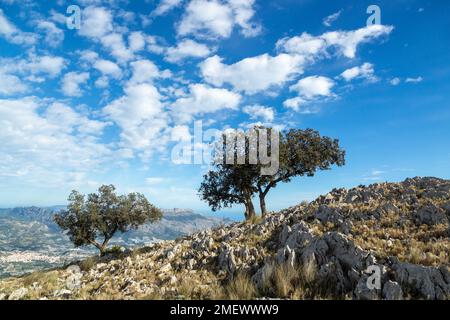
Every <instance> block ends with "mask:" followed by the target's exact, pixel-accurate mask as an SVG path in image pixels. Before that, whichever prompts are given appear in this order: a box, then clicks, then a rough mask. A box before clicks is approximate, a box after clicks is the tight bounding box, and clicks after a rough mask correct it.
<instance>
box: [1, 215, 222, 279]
mask: <svg viewBox="0 0 450 320" xmlns="http://www.w3.org/2000/svg"><path fill="white" fill-rule="evenodd" d="M61 209H63V207H51V208H36V207H29V208H15V209H1V210H0V278H2V277H7V276H19V275H23V274H25V273H29V272H33V271H36V270H43V269H49V268H54V267H61V266H63V265H65V264H67V263H69V262H71V261H76V260H80V259H85V258H87V257H89V256H92V255H94V254H96V250H94V249H92V248H74V247H73V244H72V243H71V242H70V241H69V239H68V237H67V236H65V235H64V234H63V233H61V230H59V228H58V227H57V225H56V224H55V223H54V222H53V215H54V214H55V212H56V211H58V210H61ZM230 222H231V221H230V220H227V219H220V218H216V217H208V216H203V215H200V214H196V213H194V212H193V211H192V210H189V209H172V210H164V217H163V219H162V220H161V221H159V222H158V223H154V224H145V225H143V226H141V227H140V228H139V229H138V230H133V231H131V232H128V233H125V234H118V235H117V236H116V237H115V238H114V239H113V241H112V244H113V245H117V246H123V247H136V246H144V245H148V244H150V243H152V242H155V241H160V240H173V239H176V238H177V237H181V236H184V235H187V234H191V233H193V232H197V231H201V230H205V229H210V228H212V227H215V226H218V225H222V224H227V223H230Z"/></svg>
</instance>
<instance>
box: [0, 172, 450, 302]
mask: <svg viewBox="0 0 450 320" xmlns="http://www.w3.org/2000/svg"><path fill="white" fill-rule="evenodd" d="M449 218H450V181H448V180H441V179H436V178H414V179H407V180H406V181H404V182H402V183H381V184H374V185H371V186H368V187H363V186H360V187H357V188H354V189H351V190H345V189H337V190H333V191H332V192H330V193H329V194H327V195H324V196H321V197H319V198H318V199H317V200H316V201H313V202H312V203H310V204H306V203H303V204H301V205H298V206H295V207H292V208H288V209H286V210H283V211H281V212H277V213H269V214H267V216H266V217H264V218H259V219H258V220H254V221H253V223H250V222H244V223H235V224H232V225H229V226H224V227H220V228H217V229H214V230H211V231H203V232H200V233H196V234H193V235H191V236H187V237H184V238H180V239H178V240H176V241H163V242H159V243H156V244H153V245H151V246H148V247H144V248H141V249H138V250H135V251H132V252H120V253H117V252H116V253H114V254H112V253H110V254H109V255H106V256H104V257H94V258H91V259H88V260H86V261H82V262H80V263H78V264H74V265H72V266H69V267H68V268H64V269H60V270H54V271H50V272H41V273H36V274H32V275H29V276H26V277H22V278H11V279H7V280H5V281H2V282H0V298H1V297H3V298H11V297H12V298H14V299H40V298H45V299H260V298H286V299H412V298H414V299H449V298H450V259H449V257H450V246H449V235H450V224H449ZM370 266H372V267H373V266H375V267H378V268H379V269H380V277H381V279H380V283H381V287H380V288H375V289H370V288H369V287H368V286H367V279H368V277H369V276H370V275H371V274H370V273H368V271H367V270H368V267H370Z"/></svg>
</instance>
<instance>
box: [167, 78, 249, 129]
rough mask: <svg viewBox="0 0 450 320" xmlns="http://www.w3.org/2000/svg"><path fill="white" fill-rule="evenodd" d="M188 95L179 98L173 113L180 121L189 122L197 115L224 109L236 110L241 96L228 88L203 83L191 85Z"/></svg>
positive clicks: (174, 104)
mask: <svg viewBox="0 0 450 320" xmlns="http://www.w3.org/2000/svg"><path fill="white" fill-rule="evenodd" d="M189 89H190V92H189V94H188V96H187V97H182V98H179V99H177V100H176V101H175V102H174V103H173V106H172V113H173V116H174V117H175V119H177V121H179V122H188V121H190V120H192V118H193V117H194V116H196V115H201V114H205V113H214V112H217V111H220V110H224V109H231V110H236V109H237V108H238V106H239V103H240V102H241V96H240V95H239V94H237V93H234V92H231V91H229V90H226V89H217V88H211V87H208V86H206V85H203V84H193V85H190V86H189Z"/></svg>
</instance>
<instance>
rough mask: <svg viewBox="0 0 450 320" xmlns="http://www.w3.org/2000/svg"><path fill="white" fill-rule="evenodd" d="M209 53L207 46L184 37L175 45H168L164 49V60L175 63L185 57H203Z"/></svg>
mask: <svg viewBox="0 0 450 320" xmlns="http://www.w3.org/2000/svg"><path fill="white" fill-rule="evenodd" d="M210 54H211V50H210V49H209V48H208V46H206V45H204V44H201V43H198V42H196V41H193V40H190V39H185V40H182V41H181V42H179V43H178V44H177V46H176V47H170V48H168V49H167V51H166V60H167V61H169V62H173V63H177V62H180V61H183V60H184V59H186V58H204V57H207V56H209V55H210Z"/></svg>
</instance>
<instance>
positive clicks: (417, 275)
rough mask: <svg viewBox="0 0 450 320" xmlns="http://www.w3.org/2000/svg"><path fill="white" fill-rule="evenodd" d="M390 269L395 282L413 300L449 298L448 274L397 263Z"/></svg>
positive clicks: (436, 269)
mask: <svg viewBox="0 0 450 320" xmlns="http://www.w3.org/2000/svg"><path fill="white" fill-rule="evenodd" d="M392 269H393V270H394V272H395V279H396V280H397V282H398V283H399V284H400V285H401V286H402V288H404V289H406V290H407V293H409V294H411V295H412V296H413V297H415V298H421V299H428V300H434V299H439V300H441V299H448V297H449V296H450V283H449V282H448V274H443V273H442V272H441V270H440V269H438V268H434V267H426V266H421V265H415V264H411V263H397V264H395V265H393V266H392Z"/></svg>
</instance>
